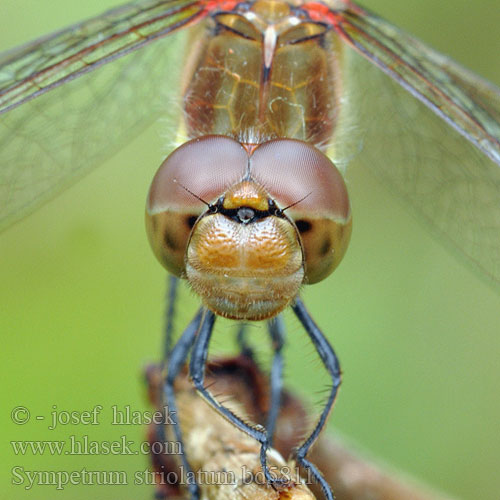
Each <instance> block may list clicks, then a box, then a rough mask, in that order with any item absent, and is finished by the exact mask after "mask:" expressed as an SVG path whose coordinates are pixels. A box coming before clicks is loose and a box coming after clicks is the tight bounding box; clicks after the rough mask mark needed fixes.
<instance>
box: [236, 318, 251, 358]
mask: <svg viewBox="0 0 500 500" xmlns="http://www.w3.org/2000/svg"><path fill="white" fill-rule="evenodd" d="M247 334H248V325H247V324H246V323H240V324H239V325H238V331H237V333H236V343H237V345H238V347H239V349H240V354H241V355H242V356H245V357H247V358H250V359H254V357H255V356H254V351H253V349H252V347H251V346H250V344H249V343H248V341H247Z"/></svg>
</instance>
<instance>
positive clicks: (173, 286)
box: [163, 275, 179, 363]
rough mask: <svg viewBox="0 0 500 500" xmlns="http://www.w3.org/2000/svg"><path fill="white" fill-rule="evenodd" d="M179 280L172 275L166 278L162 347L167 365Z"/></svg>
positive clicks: (170, 348)
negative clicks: (163, 339)
mask: <svg viewBox="0 0 500 500" xmlns="http://www.w3.org/2000/svg"><path fill="white" fill-rule="evenodd" d="M178 286H179V278H177V277H176V276H173V275H169V276H168V286H167V297H166V302H167V306H166V308H165V341H164V345H163V359H164V362H165V363H167V361H168V358H169V357H170V351H171V350H172V335H173V333H174V316H175V304H176V300H177V289H178Z"/></svg>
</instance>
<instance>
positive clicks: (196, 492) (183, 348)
mask: <svg viewBox="0 0 500 500" xmlns="http://www.w3.org/2000/svg"><path fill="white" fill-rule="evenodd" d="M203 311H204V310H203V308H201V309H200V310H199V311H198V312H197V313H196V316H195V317H194V319H193V320H192V321H191V323H189V325H188V326H187V328H186V329H185V330H184V333H183V334H182V335H181V337H180V338H179V340H178V341H177V343H176V344H175V346H174V348H173V349H172V351H171V352H170V354H169V359H168V368H167V376H166V379H165V385H164V389H163V390H164V394H165V400H166V404H167V408H168V412H169V414H172V415H173V416H174V424H173V430H174V435H175V439H176V440H177V442H178V443H179V444H180V446H181V453H180V458H181V461H182V465H183V466H184V470H185V471H186V477H188V478H189V477H194V474H193V473H192V469H191V466H190V464H189V462H188V460H187V458H186V455H185V453H184V442H183V440H182V432H181V429H180V426H179V422H178V412H177V404H176V400H175V390H174V382H175V379H176V377H177V375H179V373H180V372H181V370H182V368H183V366H184V364H185V363H186V360H187V357H188V355H189V351H190V350H191V346H192V345H193V342H194V339H195V338H196V334H197V332H198V330H199V329H200V323H201V322H202V320H203ZM165 422H166V420H165ZM188 490H189V493H190V496H191V500H199V498H200V488H199V486H198V485H197V484H196V483H192V482H189V481H188Z"/></svg>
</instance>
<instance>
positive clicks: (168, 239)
mask: <svg viewBox="0 0 500 500" xmlns="http://www.w3.org/2000/svg"><path fill="white" fill-rule="evenodd" d="M163 241H164V242H165V245H166V246H167V248H170V250H177V242H176V240H175V238H174V237H172V235H171V234H170V232H169V231H165V235H164V237H163Z"/></svg>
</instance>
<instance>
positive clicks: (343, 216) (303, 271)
mask: <svg viewBox="0 0 500 500" xmlns="http://www.w3.org/2000/svg"><path fill="white" fill-rule="evenodd" d="M146 225H147V229H148V236H149V240H150V243H151V245H152V248H153V250H154V252H155V254H156V256H157V257H158V259H159V260H160V262H161V263H162V264H163V265H164V266H165V267H166V268H167V269H168V270H169V271H170V272H172V273H173V274H175V275H177V276H179V277H184V278H187V280H188V282H189V284H190V285H191V287H192V288H193V289H194V290H195V292H196V293H197V294H199V295H200V297H201V298H202V300H203V302H204V303H205V305H206V306H207V307H209V308H210V309H212V310H213V311H214V312H216V313H217V314H219V315H221V316H226V317H230V318H234V319H245V320H259V319H266V318H269V317H272V316H275V315H276V314H278V313H279V312H280V311H282V310H283V309H284V308H285V307H286V306H288V305H289V304H290V302H291V301H292V300H293V299H294V298H295V297H296V296H297V294H298V292H299V289H300V287H301V285H302V284H303V283H314V282H317V281H319V280H321V279H323V278H325V277H326V276H327V275H328V274H330V273H331V272H332V271H333V269H334V268H335V267H336V266H337V265H338V263H339V262H340V260H341V258H342V256H343V254H344V252H345V249H346V247H347V243H348V241H349V236H350V228H351V217H350V207H349V200H348V197H347V191H346V188H345V184H344V181H343V179H342V176H341V175H340V174H339V173H338V171H337V169H336V168H335V167H334V166H333V164H332V163H331V162H330V160H329V159H328V158H327V157H326V156H324V155H323V154H322V153H320V152H319V151H318V150H316V149H315V148H314V147H312V146H310V145H308V144H306V143H304V142H301V141H296V140H291V139H278V140H274V141H269V142H266V143H264V144H261V145H260V146H258V147H257V148H256V149H254V150H252V152H251V153H249V152H248V150H247V149H246V148H245V147H243V145H241V144H240V143H238V142H236V141H234V140H233V139H230V138H228V137H225V136H206V137H202V138H200V139H194V140H193V141H190V142H188V143H186V144H184V145H182V146H181V147H180V148H178V149H176V150H175V151H174V152H173V153H172V154H171V155H170V156H169V157H168V158H167V159H166V160H165V162H164V163H163V164H162V166H161V167H160V169H159V171H158V173H157V174H156V176H155V179H154V180H153V184H152V186H151V189H150V193H149V198H148V205H147V210H146Z"/></svg>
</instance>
